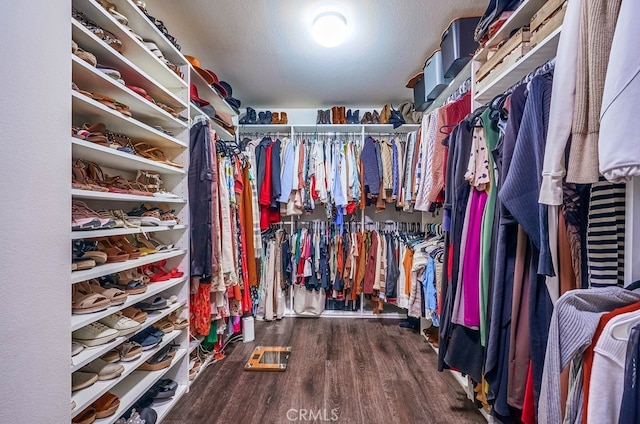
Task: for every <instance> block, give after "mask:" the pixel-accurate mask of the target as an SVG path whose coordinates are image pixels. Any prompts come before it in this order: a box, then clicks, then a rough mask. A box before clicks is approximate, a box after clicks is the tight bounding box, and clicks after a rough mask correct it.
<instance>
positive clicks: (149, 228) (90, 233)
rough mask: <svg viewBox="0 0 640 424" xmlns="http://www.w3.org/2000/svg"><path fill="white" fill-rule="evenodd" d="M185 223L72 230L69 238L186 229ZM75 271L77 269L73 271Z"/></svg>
mask: <svg viewBox="0 0 640 424" xmlns="http://www.w3.org/2000/svg"><path fill="white" fill-rule="evenodd" d="M187 228H188V227H187V226H186V225H180V224H179V225H174V226H173V227H167V226H166V225H160V226H158V227H154V226H150V225H149V226H141V227H135V228H112V229H110V230H93V231H72V232H71V240H80V239H86V238H96V237H113V236H121V235H125V234H146V233H159V232H162V231H173V230H186V229H187ZM75 272H77V271H75Z"/></svg>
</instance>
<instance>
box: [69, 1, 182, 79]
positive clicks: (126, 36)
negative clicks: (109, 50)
mask: <svg viewBox="0 0 640 424" xmlns="http://www.w3.org/2000/svg"><path fill="white" fill-rule="evenodd" d="M73 6H74V7H75V8H76V9H77V10H78V11H81V12H83V13H84V14H85V16H86V17H87V18H89V19H91V20H92V21H94V22H95V23H96V24H98V26H100V27H102V28H103V29H105V30H107V31H109V32H111V33H112V34H113V35H114V36H115V37H116V38H118V39H119V40H120V41H121V42H122V54H123V55H124V56H126V57H127V58H128V59H129V60H131V61H132V62H133V63H135V64H136V65H138V66H139V67H140V68H142V69H143V70H145V71H146V72H147V73H149V74H150V75H153V79H154V80H156V81H157V82H158V83H160V85H162V86H164V87H170V88H171V89H181V88H185V89H186V88H187V83H186V82H185V81H184V80H183V79H182V78H180V77H179V76H178V75H177V74H176V73H175V72H173V71H172V70H171V69H169V68H168V67H167V65H166V64H165V63H164V62H162V61H161V60H160V59H158V58H157V57H156V55H154V54H153V53H151V51H150V50H149V49H147V48H146V46H145V45H144V44H143V43H142V42H141V41H140V40H138V39H137V38H135V37H134V36H133V34H132V33H131V31H129V30H127V29H126V28H125V27H123V26H122V25H121V24H120V23H119V22H118V21H116V20H115V18H114V17H113V16H111V14H110V13H109V12H107V11H106V9H104V8H103V7H102V6H100V4H99V3H98V2H96V1H95V0H73ZM183 63H184V62H183ZM183 63H177V64H176V65H182V64H183Z"/></svg>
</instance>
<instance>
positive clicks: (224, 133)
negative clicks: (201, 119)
mask: <svg viewBox="0 0 640 424" xmlns="http://www.w3.org/2000/svg"><path fill="white" fill-rule="evenodd" d="M190 107H191V110H192V111H195V112H196V113H195V114H191V118H195V117H196V116H198V115H204V116H206V117H207V118H209V122H210V124H211V128H213V129H214V130H215V132H216V134H218V137H220V138H221V139H222V140H224V141H234V140H235V139H236V137H235V136H234V135H233V134H231V133H230V132H229V131H228V130H227V129H225V128H224V127H223V126H221V125H220V124H218V123H217V122H216V121H214V120H213V119H211V117H210V116H207V114H206V113H204V112H203V111H202V109H200V108H199V107H198V106H196V105H194V104H193V103H192V104H191V106H190Z"/></svg>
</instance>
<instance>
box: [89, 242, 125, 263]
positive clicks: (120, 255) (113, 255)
mask: <svg viewBox="0 0 640 424" xmlns="http://www.w3.org/2000/svg"><path fill="white" fill-rule="evenodd" d="M95 240H96V241H97V242H98V249H100V250H101V251H103V252H105V253H106V254H107V262H125V261H127V260H128V259H129V254H128V253H126V252H124V251H123V250H121V249H119V248H117V247H116V246H113V245H112V244H111V243H110V242H109V239H107V238H106V237H101V238H99V239H95Z"/></svg>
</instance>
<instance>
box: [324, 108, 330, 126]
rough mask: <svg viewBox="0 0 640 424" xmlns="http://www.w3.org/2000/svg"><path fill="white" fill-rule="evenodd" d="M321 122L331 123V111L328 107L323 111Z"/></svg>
mask: <svg viewBox="0 0 640 424" xmlns="http://www.w3.org/2000/svg"><path fill="white" fill-rule="evenodd" d="M322 123H323V124H330V123H331V111H330V110H329V109H327V110H325V111H324V121H323V122H322Z"/></svg>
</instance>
